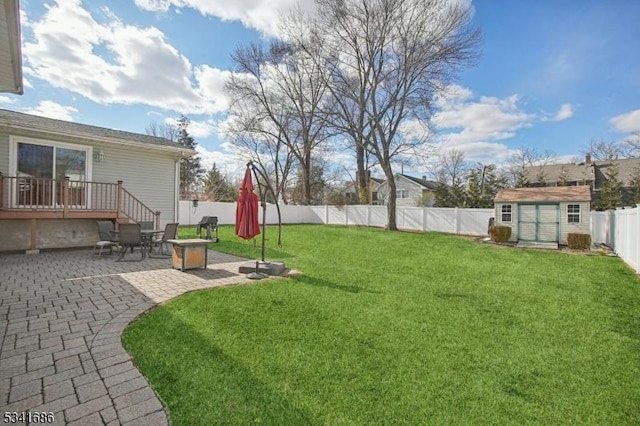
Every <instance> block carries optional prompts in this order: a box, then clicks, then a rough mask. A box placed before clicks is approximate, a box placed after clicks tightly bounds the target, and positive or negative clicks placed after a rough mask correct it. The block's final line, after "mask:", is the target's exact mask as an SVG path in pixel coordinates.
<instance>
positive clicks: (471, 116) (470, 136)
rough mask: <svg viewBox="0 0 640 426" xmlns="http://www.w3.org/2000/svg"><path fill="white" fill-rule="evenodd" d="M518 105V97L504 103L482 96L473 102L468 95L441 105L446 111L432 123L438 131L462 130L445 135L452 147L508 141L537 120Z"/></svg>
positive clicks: (506, 99) (503, 100) (510, 98)
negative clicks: (519, 130) (518, 131)
mask: <svg viewBox="0 0 640 426" xmlns="http://www.w3.org/2000/svg"><path fill="white" fill-rule="evenodd" d="M518 101H519V98H518V95H512V96H509V97H506V98H502V99H499V98H496V97H487V96H483V97H481V98H480V101H478V102H474V101H469V96H468V95H467V94H465V96H464V97H463V98H458V99H457V100H455V101H454V102H442V101H441V102H440V105H441V106H443V108H442V109H441V110H440V111H439V112H437V113H436V114H435V115H434V118H433V123H434V124H435V126H436V127H437V128H438V129H439V130H451V129H461V131H459V132H448V133H447V134H446V136H445V138H446V139H447V140H448V142H449V143H450V144H452V145H464V144H468V143H473V142H487V141H497V140H502V139H508V138H511V137H513V136H514V135H515V133H516V131H517V130H518V129H521V128H523V127H528V126H530V125H531V122H532V121H533V119H534V116H533V115H532V114H528V113H526V112H524V111H522V110H520V108H519V106H518Z"/></svg>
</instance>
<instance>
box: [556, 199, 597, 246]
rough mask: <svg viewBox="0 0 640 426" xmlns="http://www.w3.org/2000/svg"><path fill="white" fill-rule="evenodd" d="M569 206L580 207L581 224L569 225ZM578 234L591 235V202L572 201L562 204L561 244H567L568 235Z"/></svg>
mask: <svg viewBox="0 0 640 426" xmlns="http://www.w3.org/2000/svg"><path fill="white" fill-rule="evenodd" d="M569 204H579V205H580V223H569V222H568V218H567V206H568V205H569ZM573 232H578V233H581V234H590V233H591V225H590V217H589V202H584V201H583V202H577V201H571V202H566V203H560V244H567V235H568V234H569V233H573Z"/></svg>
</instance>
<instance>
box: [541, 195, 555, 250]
mask: <svg viewBox="0 0 640 426" xmlns="http://www.w3.org/2000/svg"><path fill="white" fill-rule="evenodd" d="M537 226H538V240H539V241H555V242H557V241H558V205H557V204H539V205H538V225H537Z"/></svg>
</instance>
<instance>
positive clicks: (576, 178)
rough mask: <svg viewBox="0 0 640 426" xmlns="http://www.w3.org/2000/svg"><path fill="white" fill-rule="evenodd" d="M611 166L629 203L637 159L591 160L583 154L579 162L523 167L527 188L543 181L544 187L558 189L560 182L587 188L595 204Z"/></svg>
mask: <svg viewBox="0 0 640 426" xmlns="http://www.w3.org/2000/svg"><path fill="white" fill-rule="evenodd" d="M612 166H616V167H617V168H618V179H619V180H620V182H621V183H622V187H623V188H622V189H623V200H624V201H625V202H626V203H630V201H629V200H630V199H631V198H633V194H632V193H631V189H630V188H629V185H630V183H631V180H632V178H633V176H634V174H635V173H638V172H640V158H626V159H622V160H604V161H600V160H598V161H591V156H590V155H589V154H587V155H586V156H585V161H584V162H583V163H578V164H571V163H569V164H550V165H546V166H529V167H526V168H525V173H526V177H527V179H528V180H529V186H538V184H539V182H540V181H543V182H544V184H545V185H546V186H560V185H561V183H562V182H563V181H565V182H566V183H567V185H570V186H577V185H590V186H591V188H592V190H593V202H594V203H595V202H596V201H597V198H598V194H599V192H600V188H602V185H603V184H604V183H605V182H606V180H607V169H608V168H609V167H612Z"/></svg>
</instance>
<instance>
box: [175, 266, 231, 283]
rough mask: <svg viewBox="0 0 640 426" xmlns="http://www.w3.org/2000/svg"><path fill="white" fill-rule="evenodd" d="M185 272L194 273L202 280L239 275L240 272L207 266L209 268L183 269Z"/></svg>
mask: <svg viewBox="0 0 640 426" xmlns="http://www.w3.org/2000/svg"><path fill="white" fill-rule="evenodd" d="M183 272H184V273H185V274H189V275H193V276H194V277H198V278H200V279H201V280H207V281H211V280H219V279H221V278H229V277H237V276H238V275H240V274H239V273H238V274H234V273H233V272H229V271H226V270H224V269H215V268H214V269H212V268H210V267H207V269H188V270H186V271H183Z"/></svg>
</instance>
